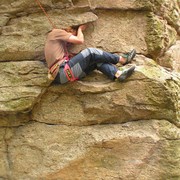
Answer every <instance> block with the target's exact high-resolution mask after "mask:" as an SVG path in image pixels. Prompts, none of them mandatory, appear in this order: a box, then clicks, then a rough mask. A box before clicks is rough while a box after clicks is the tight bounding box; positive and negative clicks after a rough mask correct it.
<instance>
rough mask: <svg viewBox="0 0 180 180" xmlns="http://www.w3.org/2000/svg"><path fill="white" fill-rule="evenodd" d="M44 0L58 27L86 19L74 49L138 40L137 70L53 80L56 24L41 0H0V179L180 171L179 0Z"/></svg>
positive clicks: (110, 47) (172, 174) (126, 45)
mask: <svg viewBox="0 0 180 180" xmlns="http://www.w3.org/2000/svg"><path fill="white" fill-rule="evenodd" d="M41 2H42V5H43V6H44V7H45V9H46V11H47V12H48V14H49V15H50V17H51V19H52V20H53V22H54V23H55V25H56V26H57V27H60V28H61V27H67V26H70V25H80V24H83V23H88V24H89V26H88V29H87V30H86V31H85V32H84V33H85V44H84V45H81V46H76V47H72V48H71V51H72V52H78V51H80V50H82V49H83V48H85V47H97V48H101V49H103V50H106V51H109V52H112V53H117V54H120V53H122V52H127V51H129V50H130V49H132V48H135V49H136V50H137V53H138V55H137V57H136V59H135V61H133V63H134V64H136V71H135V73H134V74H133V76H132V77H130V78H129V79H128V80H127V81H126V82H124V83H118V82H112V81H110V80H108V79H107V78H106V77H105V76H104V75H102V74H101V73H99V72H97V71H96V72H94V73H92V74H91V75H90V76H89V77H86V78H84V79H83V80H81V81H78V82H75V83H69V84H66V85H63V86H62V85H55V84H50V82H49V81H48V80H47V67H46V65H45V64H44V63H43V62H44V54H43V48H44V42H45V38H46V34H47V32H48V31H49V30H50V29H51V25H50V24H49V22H48V21H47V19H46V17H45V16H44V14H43V13H42V11H41V9H40V8H39V7H38V6H37V4H36V3H35V1H29V0H26V1H24V0H16V1H12V0H1V2H0V42H1V43H0V69H1V71H0V157H1V158H0V179H2V180H6V179H13V180H26V179H27V180H34V179H47V180H50V179H58V180H74V179H77V180H84V179H85V180H100V179H104V180H116V179H117V180H118V179H123V180H131V179H132V180H134V179H138V180H145V179H146V180H151V179H155V180H159V179H163V180H164V179H168V180H169V179H180V148H179V147H180V129H179V127H180V74H179V72H180V69H179V61H180V54H179V35H180V31H179V30H180V18H179V17H180V10H179V9H180V3H179V0H150V1H149V0H148V1H147V0H126V1H123V0H103V1H102V0H98V1H95V0H43V1H41ZM152 58H153V59H152ZM158 64H160V65H161V66H159V65H158ZM162 66H164V67H166V68H163V67H162ZM120 68H122V67H120ZM169 68H170V69H169ZM172 70H173V71H172Z"/></svg>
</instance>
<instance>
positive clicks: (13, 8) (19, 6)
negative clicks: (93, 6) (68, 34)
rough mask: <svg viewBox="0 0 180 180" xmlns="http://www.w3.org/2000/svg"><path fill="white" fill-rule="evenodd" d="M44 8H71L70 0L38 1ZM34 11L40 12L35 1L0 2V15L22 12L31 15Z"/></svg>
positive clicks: (4, 0)
mask: <svg viewBox="0 0 180 180" xmlns="http://www.w3.org/2000/svg"><path fill="white" fill-rule="evenodd" d="M40 2H41V4H42V6H43V7H44V8H49V7H50V8H58V9H63V8H65V7H71V6H72V2H71V0H58V1H56V0H40ZM34 11H41V9H40V7H39V5H38V4H37V1H35V0H34V1H31V0H26V1H24V0H18V1H13V0H1V4H0V13H9V14H18V13H22V12H27V13H33V12H34Z"/></svg>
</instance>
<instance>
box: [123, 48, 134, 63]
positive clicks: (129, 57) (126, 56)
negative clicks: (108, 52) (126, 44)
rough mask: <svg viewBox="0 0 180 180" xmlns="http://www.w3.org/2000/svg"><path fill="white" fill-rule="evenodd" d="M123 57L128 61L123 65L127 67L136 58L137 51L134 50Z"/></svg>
mask: <svg viewBox="0 0 180 180" xmlns="http://www.w3.org/2000/svg"><path fill="white" fill-rule="evenodd" d="M121 56H122V57H123V58H125V59H126V62H125V63H124V64H123V65H126V64H128V63H130V62H131V61H132V60H133V58H134V57H135V56H136V50H135V49H133V50H132V51H130V52H128V53H126V54H122V55H121Z"/></svg>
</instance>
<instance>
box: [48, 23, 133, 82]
mask: <svg viewBox="0 0 180 180" xmlns="http://www.w3.org/2000/svg"><path fill="white" fill-rule="evenodd" d="M86 27H87V26H86V25H80V26H79V27H78V28H77V29H76V28H74V27H69V28H66V29H53V30H52V31H50V32H49V33H48V36H47V39H46V43H45V58H46V62H47V65H48V69H49V71H48V78H49V79H50V80H53V81H54V82H55V83H59V84H64V83H67V82H69V81H76V80H80V79H82V78H84V77H85V76H86V75H88V74H89V73H90V72H92V71H93V70H95V69H97V70H99V71H101V72H102V73H103V74H105V75H106V76H107V77H108V78H110V79H111V80H115V79H117V80H119V81H120V82H122V81H124V80H125V79H127V78H128V77H129V76H131V75H132V73H133V72H134V70H135V66H131V67H130V68H127V69H125V70H123V71H120V70H119V69H118V68H117V67H116V66H115V64H117V63H121V64H122V65H126V64H128V63H130V62H131V61H132V60H133V58H134V57H135V55H136V50H134V49H133V50H132V51H130V52H129V53H127V54H122V55H121V56H118V55H116V54H112V53H109V52H105V51H103V50H100V49H97V48H86V49H84V50H82V51H81V52H80V53H78V54H77V55H75V56H73V57H70V55H69V53H68V49H67V43H72V44H83V43H84V34H83V31H84V30H85V29H86Z"/></svg>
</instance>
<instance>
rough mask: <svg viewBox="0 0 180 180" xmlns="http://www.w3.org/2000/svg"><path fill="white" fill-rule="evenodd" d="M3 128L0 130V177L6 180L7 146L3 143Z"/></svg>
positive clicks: (4, 131)
mask: <svg viewBox="0 0 180 180" xmlns="http://www.w3.org/2000/svg"><path fill="white" fill-rule="evenodd" d="M5 133H6V130H5V128H0V157H1V158H0V177H1V178H4V179H7V178H8V177H7V175H8V170H9V168H8V159H7V156H8V152H7V144H6V142H5Z"/></svg>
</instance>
